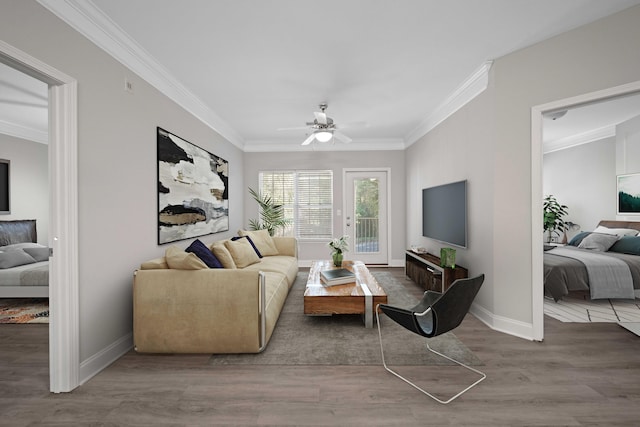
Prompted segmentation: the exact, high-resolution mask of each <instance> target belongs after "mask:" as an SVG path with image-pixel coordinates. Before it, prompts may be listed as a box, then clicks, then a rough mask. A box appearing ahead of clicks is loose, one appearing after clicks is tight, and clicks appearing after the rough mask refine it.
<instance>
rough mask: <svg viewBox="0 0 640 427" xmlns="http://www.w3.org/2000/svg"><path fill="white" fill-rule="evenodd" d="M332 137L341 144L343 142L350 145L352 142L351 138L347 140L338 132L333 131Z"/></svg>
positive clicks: (346, 137)
mask: <svg viewBox="0 0 640 427" xmlns="http://www.w3.org/2000/svg"><path fill="white" fill-rule="evenodd" d="M333 136H334V137H336V138H338V139H339V140H340V141H341V142H344V143H345V144H348V143H350V142H351V141H353V140H352V139H351V138H349V137H348V136H347V135H345V134H343V133H340V132H338V131H333Z"/></svg>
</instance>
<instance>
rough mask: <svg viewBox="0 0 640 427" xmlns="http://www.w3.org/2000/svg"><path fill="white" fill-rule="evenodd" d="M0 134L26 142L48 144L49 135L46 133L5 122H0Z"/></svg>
mask: <svg viewBox="0 0 640 427" xmlns="http://www.w3.org/2000/svg"><path fill="white" fill-rule="evenodd" d="M0 133H2V134H5V135H9V136H13V137H16V138H21V139H26V140H28V141H33V142H39V143H40V144H48V143H49V135H48V133H47V132H44V131H41V130H38V129H35V128H32V127H27V126H22V125H19V124H16V123H11V122H7V121H6V120H0Z"/></svg>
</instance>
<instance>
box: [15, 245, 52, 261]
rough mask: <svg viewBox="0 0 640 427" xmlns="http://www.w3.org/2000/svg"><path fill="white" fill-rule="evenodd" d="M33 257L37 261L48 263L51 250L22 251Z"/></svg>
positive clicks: (45, 248) (33, 249) (32, 249)
mask: <svg viewBox="0 0 640 427" xmlns="http://www.w3.org/2000/svg"><path fill="white" fill-rule="evenodd" d="M22 250H23V251H25V252H26V253H28V254H29V255H31V256H32V257H33V259H35V260H36V261H38V262H40V261H48V260H49V248H47V247H44V248H24V249H22Z"/></svg>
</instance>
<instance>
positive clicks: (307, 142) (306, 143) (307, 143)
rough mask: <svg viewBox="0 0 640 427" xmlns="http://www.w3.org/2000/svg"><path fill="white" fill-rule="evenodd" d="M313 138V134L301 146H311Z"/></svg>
mask: <svg viewBox="0 0 640 427" xmlns="http://www.w3.org/2000/svg"><path fill="white" fill-rule="evenodd" d="M315 137H316V136H315V135H314V134H311V135H309V137H308V138H307V139H305V140H304V141H303V142H302V145H309V144H311V142H312V141H313V140H314V139H315Z"/></svg>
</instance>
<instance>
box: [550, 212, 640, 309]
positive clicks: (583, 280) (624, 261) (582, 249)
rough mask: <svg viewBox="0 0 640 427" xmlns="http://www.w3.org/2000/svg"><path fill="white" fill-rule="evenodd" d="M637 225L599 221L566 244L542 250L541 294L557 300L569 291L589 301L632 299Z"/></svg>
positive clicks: (639, 276) (637, 280)
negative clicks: (583, 293) (585, 296)
mask: <svg viewBox="0 0 640 427" xmlns="http://www.w3.org/2000/svg"><path fill="white" fill-rule="evenodd" d="M639 233H640V222H631V221H600V223H599V224H598V227H597V228H596V229H595V230H593V231H589V232H586V231H583V232H580V233H578V235H576V236H575V237H574V238H573V239H571V241H570V242H569V244H568V245H566V246H562V247H545V252H544V292H545V295H546V296H548V297H551V298H553V299H554V300H556V301H558V300H560V299H562V298H563V297H564V296H566V295H568V294H569V292H574V291H587V292H588V293H589V295H590V297H591V299H633V298H635V297H636V296H637V295H638V290H640V235H639Z"/></svg>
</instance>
